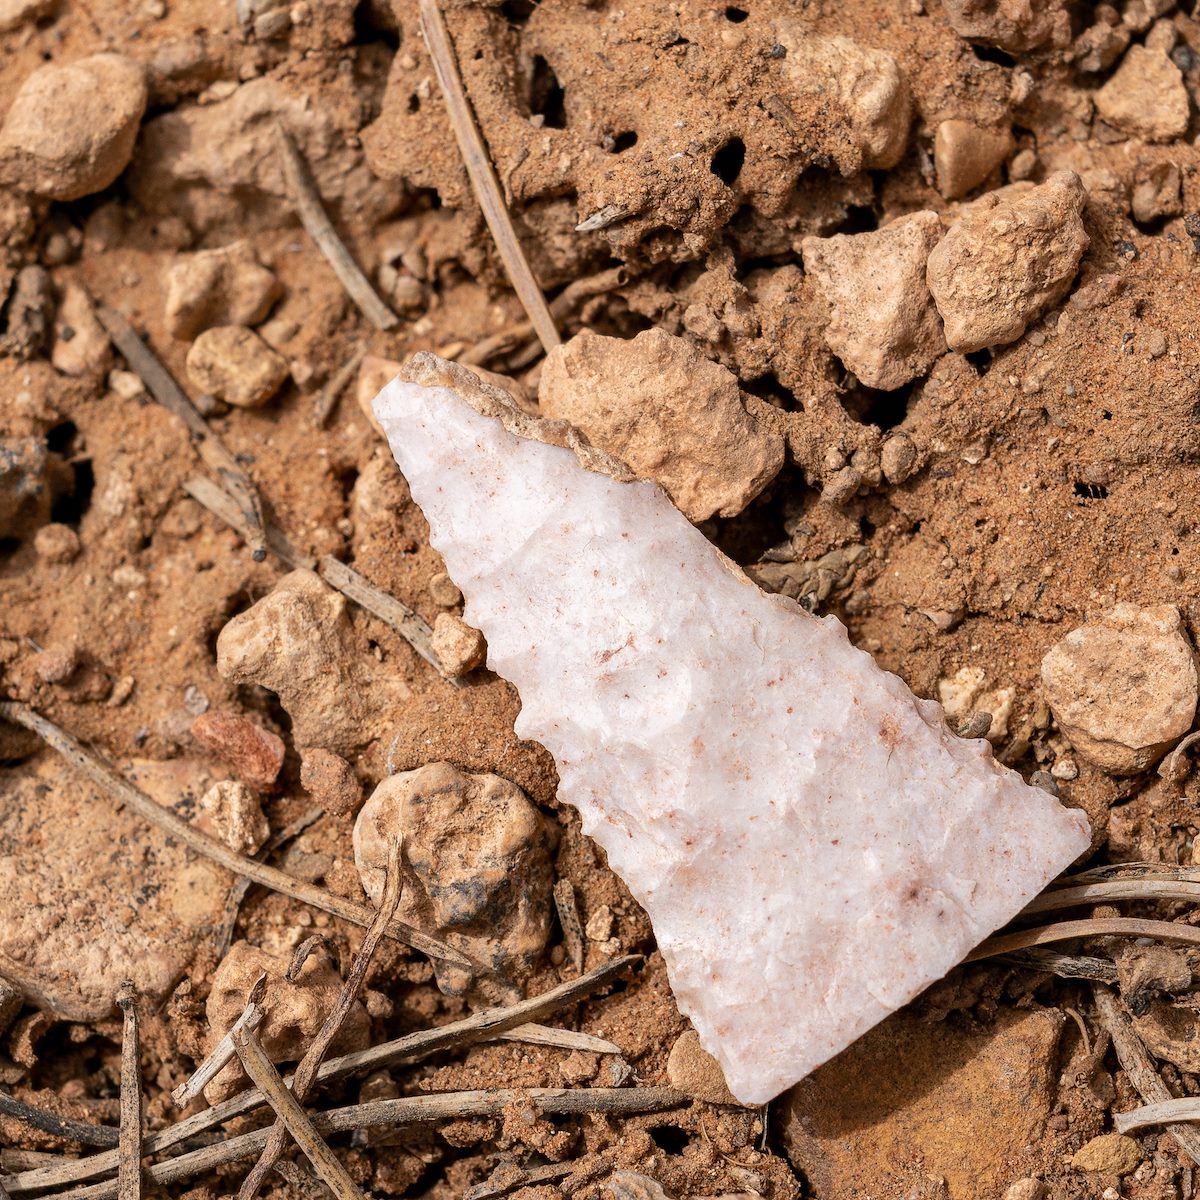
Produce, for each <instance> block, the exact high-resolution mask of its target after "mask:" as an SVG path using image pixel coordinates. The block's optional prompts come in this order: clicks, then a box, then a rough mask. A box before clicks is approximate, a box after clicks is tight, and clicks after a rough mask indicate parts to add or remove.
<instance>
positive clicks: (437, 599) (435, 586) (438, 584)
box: [429, 571, 463, 608]
mask: <svg viewBox="0 0 1200 1200" xmlns="http://www.w3.org/2000/svg"><path fill="white" fill-rule="evenodd" d="M429 598H430V599H431V600H432V601H433V602H434V604H440V605H441V606H442V607H443V608H453V607H454V606H455V605H456V604H461V603H462V598H463V596H462V592H460V591H459V590H458V584H457V583H455V582H454V580H453V579H451V578H450V576H449V575H447V574H446V572H445V571H438V572H437V574H436V575H431V576H430V577H429Z"/></svg>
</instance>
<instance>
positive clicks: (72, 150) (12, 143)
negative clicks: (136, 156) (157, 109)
mask: <svg viewBox="0 0 1200 1200" xmlns="http://www.w3.org/2000/svg"><path fill="white" fill-rule="evenodd" d="M146 99H147V90H146V77H145V74H144V72H143V70H142V68H141V66H140V65H139V64H138V63H136V62H135V61H133V59H130V58H126V57H125V56H124V55H121V54H96V55H93V56H92V57H90V58H83V59H79V60H78V61H76V62H73V63H68V64H65V65H59V64H58V63H47V64H46V65H45V66H43V67H39V68H38V69H37V70H36V71H34V72H33V73H32V74H31V75H29V76H28V77H27V78H26V79H25V81H24V82H23V83H22V84H21V86H20V87H19V88H18V89H17V91H16V94H15V95H14V96H13V98H12V103H11V105H10V106H9V109H8V113H7V115H6V116H5V118H4V123H3V125H0V185H9V186H13V187H18V188H20V189H22V190H24V191H29V192H34V193H36V194H37V195H39V196H43V197H45V198H46V199H48V200H77V199H79V198H80V197H81V196H87V195H90V194H91V193H93V192H98V191H100V190H102V189H103V188H106V187H108V185H109V184H110V183H112V182H113V180H115V179H116V177H117V176H118V175H120V173H121V172H122V171H123V170H124V169H125V166H126V164H127V163H128V162H129V159H130V157H131V156H132V154H133V143H134V141H135V139H136V138H137V133H138V127H139V124H140V122H141V119H142V113H143V112H144V111H145V108H146Z"/></svg>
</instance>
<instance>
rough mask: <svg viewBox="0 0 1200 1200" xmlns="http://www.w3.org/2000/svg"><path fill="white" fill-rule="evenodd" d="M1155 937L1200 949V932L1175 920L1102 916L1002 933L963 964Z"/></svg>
mask: <svg viewBox="0 0 1200 1200" xmlns="http://www.w3.org/2000/svg"><path fill="white" fill-rule="evenodd" d="M1107 934H1113V935H1116V936H1117V937H1131V938H1138V937H1146V938H1156V939H1157V940H1158V941H1162V942H1178V943H1179V944H1180V945H1184V946H1200V929H1197V928H1195V927H1194V926H1192V925H1180V924H1177V923H1176V922H1174V921H1144V920H1141V919H1140V918H1137V917H1101V918H1096V919H1094V920H1088V921H1060V922H1059V923H1058V924H1057V925H1042V926H1039V927H1038V928H1037V929H1018V930H1017V931H1016V932H1015V933H1001V934H998V935H997V936H996V937H990V938H988V940H987V941H986V942H981V943H980V944H979V945H978V946H976V947H975V949H974V950H972V951H971V953H970V954H968V955H967V957H966V958H965V959H963V961H964V962H978V961H979V960H980V959H981V958H993V957H994V956H995V955H997V954H1011V953H1012V952H1013V951H1014V950H1024V949H1026V948H1028V947H1029V946H1045V945H1047V944H1049V943H1052V942H1068V941H1070V940H1071V939H1072V938H1088V937H1100V936H1102V935H1107Z"/></svg>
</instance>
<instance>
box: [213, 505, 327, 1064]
mask: <svg viewBox="0 0 1200 1200" xmlns="http://www.w3.org/2000/svg"><path fill="white" fill-rule="evenodd" d="M267 534H268V537H269V536H270V529H268V531H267ZM324 815H325V810H324V809H323V808H310V809H309V810H308V812H306V813H304V814H303V815H302V816H299V817H297V818H296V820H294V821H293V822H292V823H291V824H290V825H285V826H284V828H282V829H280V830H279V831H278V832H277V833H273V834H272V835H271V837H270V839H269V840H268V841H267V843H266V845H264V846H263V848H262V849H261V850H260V851H259V852H258V853H257V854H256V855H255V856H254V857H255V858H256V859H257V860H258V861H259V862H266V861H267V859H268V858H270V857H271V855H272V854H274V853H275V851H276V850H278V849H280V847H282V846H286V845H287V844H288V842H290V841H292V840H293V839H295V838H298V837H299V836H300V835H301V834H302V833H303V832H304V831H305V830H306V829H307V828H308V827H309V826H310V825H312V824H314V823H315V822H316V821H319V820H320V819H321V818H322V817H323V816H324ZM253 886H254V880H253V879H247V878H246V877H245V876H242V875H239V876H238V878H237V880H236V882H235V883H234V885H233V887H231V888H230V889H229V895H228V896H227V897H226V898H225V915H224V917H223V918H222V919H221V931H220V933H218V934H217V935H216V937H214V938H213V946H214V949H215V955H216V959H217V961H218V962H219V961H220V960H221V959H222V958H224V957H225V955H226V954H228V953H229V947H230V946H231V945H232V944H233V931H234V927H235V926H236V925H237V919H238V913H239V912H240V911H241V908H242V901H243V900H245V899H246V893H247V892H248V891H249V890H250V889H251V888H252V887H253ZM229 1050H230V1053H231V1054H232V1053H233V1045H232V1043H231V1044H230V1047H229Z"/></svg>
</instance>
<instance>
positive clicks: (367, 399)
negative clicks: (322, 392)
mask: <svg viewBox="0 0 1200 1200" xmlns="http://www.w3.org/2000/svg"><path fill="white" fill-rule="evenodd" d="M400 367H401V364H400V363H398V362H396V361H395V360H394V359H390V358H380V357H379V356H378V355H377V354H368V355H367V356H366V357H365V358H364V359H363V360H362V365H361V366H360V367H359V368H358V380H357V382H356V383H355V385H354V399H355V400H356V401H357V402H358V407H359V408H360V409H361V410H362V414H363V416H364V417H366V418H367V420H368V421H369V422H370V424H371V428H372V429H374V430H375V432H376V433H378V434H379V435H380V436H382V435H383V427H382V426H381V425H380V424H379V422H378V421H376V420H375V411H374V409H372V407H371V405H372V403H373V402H374V400H375V397H376V396H378V395H379V393H380V392H381V391H382V390H383V388H384V387H385V385H387V384H389V383H391V381H392V380H393V379H395V378H396V376H397V375H398V374H399V372H400Z"/></svg>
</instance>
